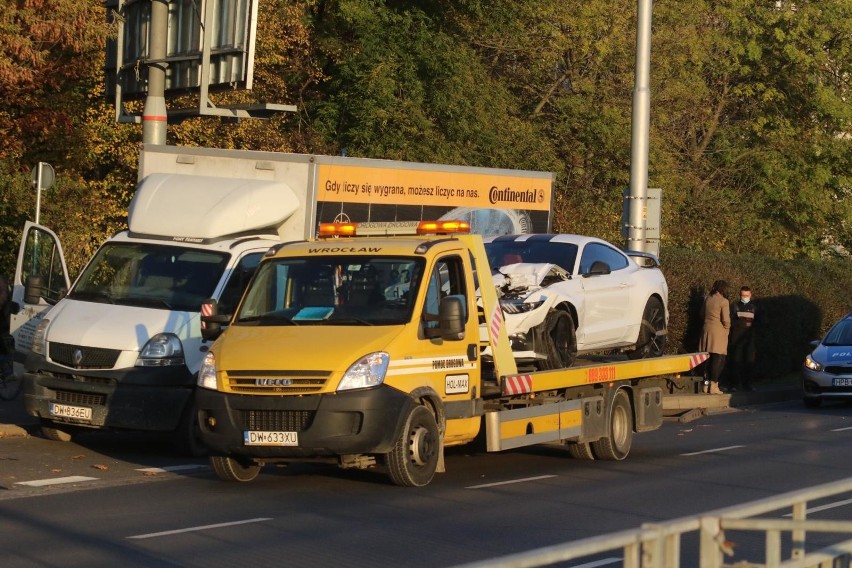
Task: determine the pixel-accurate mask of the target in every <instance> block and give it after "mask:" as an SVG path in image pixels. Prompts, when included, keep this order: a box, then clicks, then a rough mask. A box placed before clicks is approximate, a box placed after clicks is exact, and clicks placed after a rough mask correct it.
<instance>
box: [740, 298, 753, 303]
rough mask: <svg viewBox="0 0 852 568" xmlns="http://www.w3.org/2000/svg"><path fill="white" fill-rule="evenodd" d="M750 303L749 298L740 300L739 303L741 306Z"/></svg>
mask: <svg viewBox="0 0 852 568" xmlns="http://www.w3.org/2000/svg"><path fill="white" fill-rule="evenodd" d="M750 301H751V298H740V302H742V303H743V304H748V303H749V302H750Z"/></svg>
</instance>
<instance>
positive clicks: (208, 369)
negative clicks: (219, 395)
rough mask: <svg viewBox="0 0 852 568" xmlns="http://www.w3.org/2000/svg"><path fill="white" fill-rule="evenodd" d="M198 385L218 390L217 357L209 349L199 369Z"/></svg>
mask: <svg viewBox="0 0 852 568" xmlns="http://www.w3.org/2000/svg"><path fill="white" fill-rule="evenodd" d="M198 386H200V387H201V388H205V389H210V390H216V357H215V356H214V355H213V353H211V352H209V351H208V352H207V355H205V356H204V360H203V361H202V362H201V368H200V369H198Z"/></svg>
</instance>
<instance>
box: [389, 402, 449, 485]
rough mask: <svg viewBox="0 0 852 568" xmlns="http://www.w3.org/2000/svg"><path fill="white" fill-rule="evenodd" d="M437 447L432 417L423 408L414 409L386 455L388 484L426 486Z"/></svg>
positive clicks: (436, 430)
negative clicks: (390, 482)
mask: <svg viewBox="0 0 852 568" xmlns="http://www.w3.org/2000/svg"><path fill="white" fill-rule="evenodd" d="M439 446H440V434H439V433H438V424H437V423H436V422H435V417H434V416H433V415H432V413H431V412H429V410H428V409H427V408H426V407H425V406H415V407H414V408H413V409H412V410H411V412H409V414H408V418H407V419H406V420H405V425H404V426H403V428H402V431H401V432H400V433H399V435H398V436H397V440H396V443H395V444H394V446H393V449H392V450H391V451H390V453H389V454H387V456H386V457H387V466H388V475H389V476H390V478H391V481H393V482H394V483H395V484H396V485H400V486H402V487H423V486H424V485H428V484H429V482H430V481H432V478H433V477H434V476H435V469H436V468H437V467H438V452H439V451H440V448H439Z"/></svg>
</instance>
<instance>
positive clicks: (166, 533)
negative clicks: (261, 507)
mask: <svg viewBox="0 0 852 568" xmlns="http://www.w3.org/2000/svg"><path fill="white" fill-rule="evenodd" d="M271 520H272V517H258V518H256V519H246V520H244V521H233V522H231V523H218V524H215V525H203V526H200V527H188V528H185V529H175V530H173V531H163V532H155V533H148V534H138V535H136V536H129V537H127V538H134V539H143V538H156V537H158V536H169V535H173V534H181V533H188V532H196V531H206V530H210V529H219V528H222V527H232V526H234V525H246V524H249V523H261V522H263V521H271Z"/></svg>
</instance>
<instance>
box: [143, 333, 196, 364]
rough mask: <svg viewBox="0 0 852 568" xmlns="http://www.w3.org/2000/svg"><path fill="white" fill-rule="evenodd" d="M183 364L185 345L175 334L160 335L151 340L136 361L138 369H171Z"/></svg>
mask: <svg viewBox="0 0 852 568" xmlns="http://www.w3.org/2000/svg"><path fill="white" fill-rule="evenodd" d="M183 364H184V358H183V345H182V344H181V342H180V339H178V336H177V335H175V334H173V333H158V334H157V335H155V336H154V337H152V338H151V339H149V340H148V343H146V344H145V347H143V348H142V351H141V352H140V353H139V358H138V359H136V366H137V367H169V366H172V365H183Z"/></svg>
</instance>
